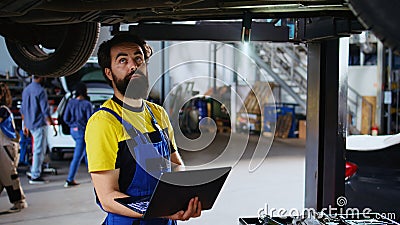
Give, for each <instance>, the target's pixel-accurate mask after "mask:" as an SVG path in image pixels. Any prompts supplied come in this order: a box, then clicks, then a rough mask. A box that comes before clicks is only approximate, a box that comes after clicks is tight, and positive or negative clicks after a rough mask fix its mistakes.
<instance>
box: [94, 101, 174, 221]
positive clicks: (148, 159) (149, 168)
mask: <svg viewBox="0 0 400 225" xmlns="http://www.w3.org/2000/svg"><path fill="white" fill-rule="evenodd" d="M144 104H145V103H144ZM145 105H146V107H147V109H148V110H149V112H150V115H151V117H152V125H153V127H154V129H155V130H156V132H158V133H159V135H160V137H161V139H160V140H161V141H160V142H157V143H151V142H150V141H149V140H148V139H147V138H146V136H145V135H144V134H142V133H141V132H140V131H139V130H137V129H136V128H135V127H133V126H132V124H130V123H128V122H127V121H126V120H124V119H122V118H121V116H119V115H118V114H117V113H116V112H114V111H113V110H111V109H109V108H105V107H103V108H100V109H99V110H104V111H107V112H109V113H111V114H112V115H114V116H115V117H116V118H117V119H118V120H119V121H120V122H121V123H122V125H123V126H124V127H125V130H126V132H127V133H128V134H129V136H130V137H131V139H129V140H127V143H128V148H129V151H130V152H131V155H132V156H133V157H134V159H135V160H136V170H135V174H134V176H133V179H132V181H131V183H130V185H129V187H128V188H127V190H126V192H125V194H127V195H129V196H135V197H148V198H150V196H151V195H152V193H153V192H154V189H155V186H156V184H157V181H158V178H159V177H160V175H161V173H162V172H167V171H171V164H170V155H171V152H170V149H169V141H168V137H167V136H166V134H164V131H163V130H162V129H161V128H160V126H159V125H158V123H157V121H156V119H155V117H154V115H153V112H152V111H151V109H150V107H149V106H148V105H147V104H145ZM151 163H153V164H157V165H156V166H154V165H149V164H151ZM103 224H104V225H176V221H173V220H168V219H163V218H155V219H146V220H144V219H138V218H131V217H126V216H121V215H118V214H114V213H108V215H107V217H106V219H105V221H104V222H103Z"/></svg>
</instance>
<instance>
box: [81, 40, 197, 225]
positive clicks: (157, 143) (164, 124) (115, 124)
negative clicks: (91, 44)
mask: <svg viewBox="0 0 400 225" xmlns="http://www.w3.org/2000/svg"><path fill="white" fill-rule="evenodd" d="M151 54H152V49H151V47H150V46H148V45H147V44H146V42H145V41H144V40H142V39H141V38H139V37H137V36H134V35H130V34H118V35H116V36H114V37H113V38H112V39H110V40H108V41H105V42H103V43H102V44H101V45H100V47H99V50H98V60H99V65H100V67H101V68H102V71H103V75H104V76H105V78H106V80H107V81H108V82H109V84H110V85H111V86H112V88H113V89H114V96H113V97H112V98H111V99H109V100H107V101H106V102H105V103H104V104H103V105H102V107H101V108H100V109H99V110H98V111H97V112H96V113H95V114H94V115H93V116H92V117H91V118H90V119H89V122H88V124H87V127H86V133H85V141H86V152H87V158H88V167H89V172H90V173H91V177H92V181H93V185H94V188H95V194H96V198H97V203H98V204H99V205H100V207H101V208H102V209H103V210H104V211H106V212H107V217H106V219H105V221H104V223H103V224H106V225H114V224H118V225H132V224H142V225H145V224H157V225H158V224H159V225H164V224H165V225H170V224H171V225H172V224H176V220H188V219H189V218H192V217H198V216H200V214H201V203H200V201H199V200H198V198H197V197H196V198H193V199H191V200H190V202H189V204H188V207H187V209H186V210H185V211H184V210H182V211H179V212H176V213H175V214H173V215H170V216H166V217H164V218H155V219H146V220H145V219H143V218H142V217H143V215H142V214H141V213H138V212H134V211H132V210H130V209H128V208H126V207H125V206H123V205H121V204H119V203H117V202H116V201H114V199H115V198H122V197H128V196H134V197H138V198H147V199H148V198H150V196H151V194H152V193H153V191H154V188H155V186H156V183H157V179H158V175H160V174H161V172H166V171H170V170H171V169H172V167H174V166H175V167H179V166H182V165H183V163H182V160H181V158H180V156H179V153H178V151H177V147H176V143H175V140H174V134H173V130H172V126H171V123H170V121H169V118H168V115H167V113H166V112H165V110H164V109H163V108H162V107H161V106H158V105H156V104H153V103H150V102H148V101H146V100H144V99H145V98H146V97H147V92H148V88H149V83H148V77H147V72H146V71H147V70H146V69H147V68H146V61H147V60H148V58H149V57H150V56H151ZM171 164H172V165H171ZM171 194H173V193H171Z"/></svg>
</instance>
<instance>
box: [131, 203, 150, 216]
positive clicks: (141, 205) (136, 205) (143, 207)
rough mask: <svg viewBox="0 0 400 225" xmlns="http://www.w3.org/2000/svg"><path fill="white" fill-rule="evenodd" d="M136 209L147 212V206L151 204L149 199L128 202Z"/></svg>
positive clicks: (139, 211)
mask: <svg viewBox="0 0 400 225" xmlns="http://www.w3.org/2000/svg"><path fill="white" fill-rule="evenodd" d="M128 206H129V207H131V208H132V209H133V210H134V211H136V212H138V213H142V214H143V213H145V212H146V210H147V207H148V206H149V201H142V202H132V203H129V204H128Z"/></svg>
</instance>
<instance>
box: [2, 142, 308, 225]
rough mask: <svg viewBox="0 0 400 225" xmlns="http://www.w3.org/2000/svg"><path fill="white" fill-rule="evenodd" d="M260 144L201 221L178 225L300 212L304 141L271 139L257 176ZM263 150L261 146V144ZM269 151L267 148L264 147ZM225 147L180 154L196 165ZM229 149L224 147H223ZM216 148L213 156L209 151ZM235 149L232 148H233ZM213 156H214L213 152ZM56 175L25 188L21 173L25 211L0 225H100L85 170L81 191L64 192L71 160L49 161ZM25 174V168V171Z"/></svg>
mask: <svg viewBox="0 0 400 225" xmlns="http://www.w3.org/2000/svg"><path fill="white" fill-rule="evenodd" d="M231 141H232V143H231V144H232V146H239V145H240V144H243V143H242V142H243V140H242V138H241V137H237V136H233V137H232V140H231ZM257 142H258V140H257V138H256V137H254V136H253V137H251V138H250V139H249V141H248V143H247V144H246V147H247V149H246V152H245V153H244V155H243V157H242V158H241V160H240V161H239V162H238V163H237V164H236V165H235V166H234V168H233V170H232V172H231V174H230V175H229V177H228V179H227V182H226V183H225V185H224V187H223V189H222V191H221V193H220V195H219V197H218V199H217V201H216V203H215V205H214V207H213V209H212V210H209V211H203V214H202V216H201V217H200V218H196V219H191V220H189V221H187V222H180V223H179V224H238V218H239V217H253V216H257V212H258V210H259V209H260V208H265V207H268V208H269V209H271V208H276V209H279V208H284V209H286V210H290V209H293V208H295V209H298V210H301V209H302V208H303V203H304V170H305V157H304V156H305V141H304V140H301V139H275V140H274V142H273V144H272V148H271V150H270V151H269V153H268V155H267V158H266V159H265V160H264V161H263V162H262V164H261V166H260V167H259V168H258V169H257V170H256V171H255V172H249V169H248V168H249V163H250V158H251V156H252V152H253V150H254V146H255V145H256V144H257ZM260 144H261V147H262V144H263V142H260ZM266 146H268V145H266ZM225 147H226V136H224V135H222V136H218V138H217V139H216V141H215V142H213V144H212V145H211V147H210V148H207V150H205V151H199V152H185V151H182V152H181V154H182V157H183V159H184V161H185V162H186V164H187V165H198V162H202V163H204V162H205V161H207V160H210V159H212V158H215V155H218V154H219V153H218V151H217V150H215V149H221V148H225ZM226 148H228V147H226ZM229 148H231V147H229ZM213 149H214V151H213ZM232 149H233V150H235V147H232ZM216 152H217V153H216ZM52 165H53V166H54V167H57V168H58V175H47V176H46V179H48V180H49V181H50V183H48V184H44V185H30V184H28V181H27V178H26V176H24V174H23V171H24V168H20V169H21V174H20V177H21V181H22V186H23V189H24V191H25V194H26V196H27V201H28V203H29V207H28V208H27V209H24V210H22V211H21V212H19V213H12V214H6V213H0V224H9V225H11V224H12V225H22V224H23V225H34V224H35V225H36V224H41V225H50V224H52V225H53V224H57V225H64V224H65V225H67V224H68V225H71V224H74V225H88V224H101V222H102V221H103V218H104V217H105V213H104V212H102V211H101V210H100V209H99V208H98V207H97V205H96V204H95V200H94V194H93V186H92V184H91V182H90V177H89V174H88V173H87V171H86V168H85V166H84V165H82V166H81V167H80V169H79V173H78V175H77V181H78V182H80V183H81V185H80V186H78V187H74V188H64V187H63V184H64V181H65V179H66V176H67V172H68V165H69V161H68V160H65V161H56V162H52ZM25 170H26V168H25ZM9 207H11V204H10V203H9V202H8V198H7V195H6V193H5V192H2V193H1V196H0V211H4V210H7V209H8V208H9Z"/></svg>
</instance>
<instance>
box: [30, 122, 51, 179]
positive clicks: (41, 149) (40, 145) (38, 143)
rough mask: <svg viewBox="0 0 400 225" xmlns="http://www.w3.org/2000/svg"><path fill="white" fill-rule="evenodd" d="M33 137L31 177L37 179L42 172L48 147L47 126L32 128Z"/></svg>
mask: <svg viewBox="0 0 400 225" xmlns="http://www.w3.org/2000/svg"><path fill="white" fill-rule="evenodd" d="M30 132H31V134H32V138H33V157H32V166H31V178H32V179H36V178H38V177H40V174H41V173H42V164H43V161H44V155H45V154H46V147H47V127H46V126H43V127H39V128H36V129H32V130H30Z"/></svg>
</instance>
